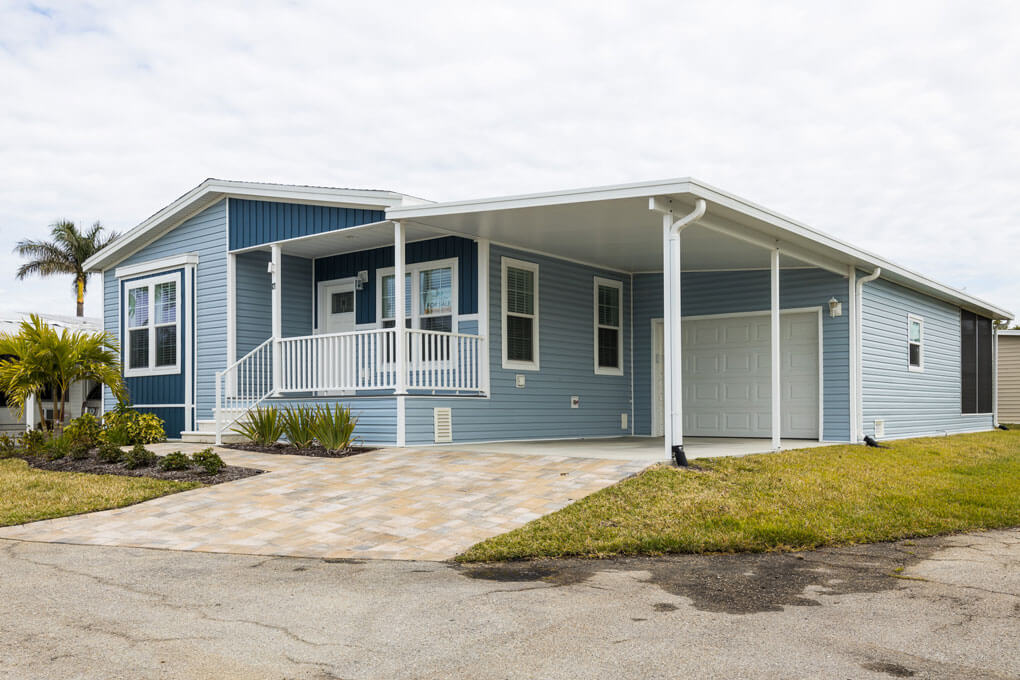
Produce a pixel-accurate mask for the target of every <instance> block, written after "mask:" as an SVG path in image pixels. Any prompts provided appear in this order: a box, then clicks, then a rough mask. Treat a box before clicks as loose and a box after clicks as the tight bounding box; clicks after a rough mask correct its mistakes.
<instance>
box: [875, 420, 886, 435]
mask: <svg viewBox="0 0 1020 680" xmlns="http://www.w3.org/2000/svg"><path fill="white" fill-rule="evenodd" d="M884 436H885V421H884V420H876V421H875V439H878V438H879V437H884Z"/></svg>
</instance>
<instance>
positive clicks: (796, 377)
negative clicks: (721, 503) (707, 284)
mask: <svg viewBox="0 0 1020 680" xmlns="http://www.w3.org/2000/svg"><path fill="white" fill-rule="evenodd" d="M682 327H683V336H684V337H683V343H684V362H683V364H684V375H683V388H684V389H683V392H684V401H683V413H684V431H685V434H689V435H691V436H701V437H712V436H724V437H768V436H770V435H771V415H770V409H769V404H770V402H771V397H772V388H771V379H772V378H771V352H770V348H769V338H770V329H769V319H768V317H767V316H764V315H759V316H747V317H730V318H716V319H696V320H686V319H685V320H684V321H683V322H682ZM780 338H781V357H782V364H781V371H780V377H781V394H782V414H781V421H782V436H783V437H789V438H807V439H813V438H817V437H818V399H819V394H818V370H819V366H818V314H817V313H816V312H808V313H796V314H783V315H782V317H781V322H780Z"/></svg>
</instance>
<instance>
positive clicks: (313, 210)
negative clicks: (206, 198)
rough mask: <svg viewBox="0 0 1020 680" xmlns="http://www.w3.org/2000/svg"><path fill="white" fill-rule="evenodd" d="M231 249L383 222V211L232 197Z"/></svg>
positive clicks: (384, 216)
mask: <svg viewBox="0 0 1020 680" xmlns="http://www.w3.org/2000/svg"><path fill="white" fill-rule="evenodd" d="M228 200H229V201H230V249H231V250H237V249H240V248H249V247H251V246H257V245H261V244H263V243H271V242H273V241H282V240H284V239H289V238H297V237H299V236H310V235H312V234H321V233H324V232H327V231H336V230H337V229H346V228H348V227H355V226H357V225H359V224H370V223H372V222H381V221H382V220H384V219H386V213H385V212H384V211H382V210H362V209H356V208H338V207H333V206H324V205H304V204H299V203H279V202H276V201H255V200H249V199H243V198H231V199H228Z"/></svg>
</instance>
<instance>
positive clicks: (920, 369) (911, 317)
mask: <svg viewBox="0 0 1020 680" xmlns="http://www.w3.org/2000/svg"><path fill="white" fill-rule="evenodd" d="M915 321H916V322H917V325H919V326H920V327H921V333H920V335H921V339H920V340H919V341H918V342H916V343H915V342H914V341H913V340H911V339H910V325H911V324H912V323H914V322H915ZM914 344H916V345H917V353H918V355H919V358H920V360H921V363H920V364H918V365H917V366H914V365H913V364H911V363H910V346H911V345H914ZM907 370H909V371H911V372H912V373H924V317H921V316H917V315H916V314H907Z"/></svg>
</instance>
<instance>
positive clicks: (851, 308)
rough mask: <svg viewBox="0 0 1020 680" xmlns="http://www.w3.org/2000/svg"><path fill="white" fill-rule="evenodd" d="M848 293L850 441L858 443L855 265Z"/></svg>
mask: <svg viewBox="0 0 1020 680" xmlns="http://www.w3.org/2000/svg"><path fill="white" fill-rule="evenodd" d="M847 280H848V293H847V306H846V320H847V326H848V330H849V336H848V337H849V340H850V343H849V344H850V367H849V368H850V383H849V386H850V441H851V442H853V443H857V442H858V441H860V440H859V439H858V437H857V423H858V422H860V416H858V415H857V362H858V360H859V359H860V357H859V352H860V350H859V349H858V348H857V268H856V267H854V266H853V265H850V266H849V267H847Z"/></svg>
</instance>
